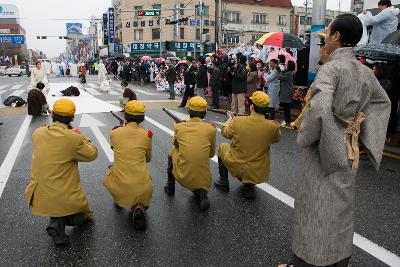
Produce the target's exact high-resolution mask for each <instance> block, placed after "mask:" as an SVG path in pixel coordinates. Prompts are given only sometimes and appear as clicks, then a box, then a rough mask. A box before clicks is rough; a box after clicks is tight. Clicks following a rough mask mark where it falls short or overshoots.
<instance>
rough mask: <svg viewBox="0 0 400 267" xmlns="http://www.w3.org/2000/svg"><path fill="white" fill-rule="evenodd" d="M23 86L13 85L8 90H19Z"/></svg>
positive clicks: (20, 84) (21, 84) (19, 84)
mask: <svg viewBox="0 0 400 267" xmlns="http://www.w3.org/2000/svg"><path fill="white" fill-rule="evenodd" d="M23 85H24V84H23V83H17V84H16V85H14V86H13V87H11V88H10V90H18V89H19V88H21V87H22V86H23Z"/></svg>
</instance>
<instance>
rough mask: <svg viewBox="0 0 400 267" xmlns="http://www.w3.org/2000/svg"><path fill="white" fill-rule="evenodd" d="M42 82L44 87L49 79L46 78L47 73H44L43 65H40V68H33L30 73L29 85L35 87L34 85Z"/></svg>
mask: <svg viewBox="0 0 400 267" xmlns="http://www.w3.org/2000/svg"><path fill="white" fill-rule="evenodd" d="M39 82H42V83H44V84H45V85H46V87H47V86H48V84H49V81H48V80H47V74H46V69H45V68H44V66H41V68H40V69H38V68H34V69H33V70H32V73H31V87H32V88H36V85H37V84H38V83H39Z"/></svg>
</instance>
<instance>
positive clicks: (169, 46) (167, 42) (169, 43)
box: [165, 41, 174, 51]
mask: <svg viewBox="0 0 400 267" xmlns="http://www.w3.org/2000/svg"><path fill="white" fill-rule="evenodd" d="M173 44H174V43H173V42H171V41H165V50H168V51H171V50H172V47H173Z"/></svg>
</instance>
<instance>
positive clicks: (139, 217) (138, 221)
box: [132, 205, 147, 231]
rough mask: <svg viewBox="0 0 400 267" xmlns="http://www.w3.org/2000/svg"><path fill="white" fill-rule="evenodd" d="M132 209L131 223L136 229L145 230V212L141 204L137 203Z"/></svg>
mask: <svg viewBox="0 0 400 267" xmlns="http://www.w3.org/2000/svg"><path fill="white" fill-rule="evenodd" d="M132 210H133V225H134V227H135V229H136V230H141V231H144V230H146V226H147V225H146V213H145V211H144V209H143V207H142V206H141V205H137V206H136V207H135V208H133V209H132Z"/></svg>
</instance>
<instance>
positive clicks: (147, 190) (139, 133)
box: [104, 100, 153, 230]
mask: <svg viewBox="0 0 400 267" xmlns="http://www.w3.org/2000/svg"><path fill="white" fill-rule="evenodd" d="M144 112H145V106H144V105H143V103H141V102H139V101H136V100H132V101H129V102H128V103H127V104H126V105H125V120H126V123H125V125H124V126H122V127H117V128H115V129H114V130H112V132H111V135H110V139H111V146H112V149H113V151H114V163H113V165H112V166H111V168H110V170H109V172H108V174H107V176H106V178H105V180H104V186H105V187H106V188H107V189H108V191H110V193H111V195H112V196H113V198H114V201H115V204H116V205H117V206H118V207H122V208H126V209H132V210H133V222H134V226H135V228H136V229H137V230H145V229H146V216H145V209H147V208H149V206H150V202H151V196H152V193H153V182H152V180H151V177H150V173H149V170H148V168H147V163H148V162H150V160H151V149H152V136H153V133H152V132H151V131H148V130H145V129H143V128H142V127H140V123H142V122H143V120H144Z"/></svg>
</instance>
